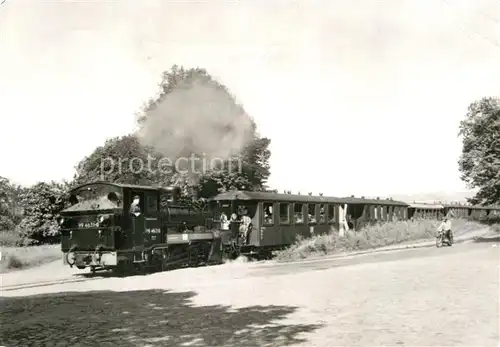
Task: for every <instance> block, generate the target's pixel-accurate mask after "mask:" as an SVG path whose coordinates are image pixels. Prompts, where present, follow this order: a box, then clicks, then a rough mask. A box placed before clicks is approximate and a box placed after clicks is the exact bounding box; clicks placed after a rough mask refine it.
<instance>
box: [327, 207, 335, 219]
mask: <svg viewBox="0 0 500 347" xmlns="http://www.w3.org/2000/svg"><path fill="white" fill-rule="evenodd" d="M328 223H335V205H328Z"/></svg>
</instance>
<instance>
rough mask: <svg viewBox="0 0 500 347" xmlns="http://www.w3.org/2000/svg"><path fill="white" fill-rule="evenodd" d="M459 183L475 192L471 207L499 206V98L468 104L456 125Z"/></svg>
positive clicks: (484, 99)
mask: <svg viewBox="0 0 500 347" xmlns="http://www.w3.org/2000/svg"><path fill="white" fill-rule="evenodd" d="M459 136H462V137H463V140H462V154H461V156H460V159H459V161H458V164H459V170H460V172H461V179H462V180H463V181H464V182H466V183H467V185H468V186H469V187H470V188H479V191H478V192H477V194H476V196H475V197H474V198H472V199H470V202H471V203H474V204H484V205H488V204H495V203H500V98H494V97H487V98H482V99H481V100H478V101H475V102H473V103H472V104H470V106H469V108H468V112H467V115H466V117H465V119H464V120H463V121H461V122H460V132H459Z"/></svg>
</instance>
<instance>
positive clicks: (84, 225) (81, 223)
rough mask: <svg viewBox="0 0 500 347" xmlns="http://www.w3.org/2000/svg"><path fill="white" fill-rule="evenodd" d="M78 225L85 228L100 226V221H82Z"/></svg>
mask: <svg viewBox="0 0 500 347" xmlns="http://www.w3.org/2000/svg"><path fill="white" fill-rule="evenodd" d="M78 227H79V228H82V229H85V228H99V222H80V223H78Z"/></svg>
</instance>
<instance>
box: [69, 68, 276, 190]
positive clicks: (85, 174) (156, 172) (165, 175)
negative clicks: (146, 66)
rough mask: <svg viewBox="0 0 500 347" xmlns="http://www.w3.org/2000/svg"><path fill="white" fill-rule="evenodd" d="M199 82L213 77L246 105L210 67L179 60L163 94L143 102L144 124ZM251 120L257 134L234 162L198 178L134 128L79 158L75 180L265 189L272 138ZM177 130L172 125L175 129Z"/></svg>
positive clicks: (185, 187) (164, 80)
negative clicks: (165, 159)
mask: <svg viewBox="0 0 500 347" xmlns="http://www.w3.org/2000/svg"><path fill="white" fill-rule="evenodd" d="M194 83H209V84H210V85H211V86H215V88H216V89H217V90H219V91H223V92H224V93H226V94H227V96H228V99H229V100H232V102H233V105H232V106H234V107H235V108H239V109H241V110H242V106H240V105H238V104H237V103H236V101H235V98H234V97H232V96H231V94H230V93H229V91H228V89H227V88H226V87H225V86H224V85H222V84H221V83H219V82H217V81H216V80H214V79H213V78H212V77H211V76H210V75H209V74H208V72H207V71H206V70H204V69H200V68H193V69H185V68H183V67H179V66H176V65H174V66H173V67H172V68H171V69H170V70H169V71H166V72H164V73H163V76H162V81H161V83H160V91H159V93H158V95H157V96H156V97H155V98H152V99H151V100H149V101H148V102H147V103H146V104H145V105H144V107H143V110H142V112H141V114H140V115H138V124H139V128H141V127H142V126H143V125H144V123H145V121H146V120H147V117H148V116H149V115H150V113H151V112H153V111H154V110H155V109H156V108H157V107H158V106H159V105H160V104H161V103H162V102H164V101H165V100H166V99H167V98H168V96H169V94H170V93H172V92H173V91H174V90H179V89H182V88H190V87H191V86H192V85H193V84H194ZM208 106H209V105H207V107H208ZM251 123H252V133H253V135H252V139H253V140H252V141H250V143H249V144H248V145H247V146H246V147H245V148H244V149H243V151H242V153H240V157H239V159H238V161H239V162H235V159H234V158H233V159H231V160H230V161H231V162H232V165H231V166H229V161H226V163H224V164H223V165H221V167H218V168H213V169H214V170H209V171H208V172H204V174H203V175H202V176H201V177H197V180H195V181H193V179H192V178H193V177H188V176H189V175H185V174H183V173H180V172H175V168H174V167H172V166H170V167H169V166H168V165H167V166H165V165H164V164H165V163H160V162H159V161H157V160H154V159H152V158H156V159H159V158H161V155H160V154H159V153H157V152H156V151H155V149H154V148H153V147H150V146H145V145H143V144H142V143H141V141H139V138H138V135H137V134H136V133H132V134H130V135H127V136H124V137H120V138H114V139H110V140H108V141H107V142H106V143H105V144H104V145H103V146H101V147H98V148H96V149H95V150H94V151H93V153H91V154H90V155H89V156H87V157H85V158H84V159H83V160H82V161H81V162H80V163H79V164H78V168H77V174H76V176H75V179H74V182H73V183H74V184H81V183H85V182H90V181H95V180H104V181H109V182H119V183H130V184H145V185H171V184H173V185H177V186H180V187H181V188H182V189H183V192H184V194H185V195H191V194H193V192H197V193H198V195H199V196H200V197H210V196H213V195H215V194H217V193H218V192H220V191H225V190H228V189H248V190H262V189H264V188H265V183H266V181H267V179H268V177H269V174H270V171H269V170H270V167H269V157H270V150H269V144H270V140H269V139H267V138H263V137H261V136H259V134H258V133H257V131H256V125H255V122H254V121H253V120H251ZM193 126H196V124H194V125H193ZM175 130H176V129H169V131H172V132H175ZM139 131H140V130H139ZM207 131H209V130H207ZM165 136H168V134H165ZM148 157H149V158H150V161H149V162H150V163H151V164H152V165H151V167H150V168H151V169H146V168H144V169H143V170H139V167H137V165H139V164H138V163H139V161H140V162H142V163H144V164H145V163H147V162H148ZM130 158H138V159H136V160H135V163H131V162H130ZM120 159H122V162H123V163H122V165H121V167H119V165H118V163H119V161H120ZM167 164H168V163H167ZM134 165H135V166H134ZM229 168H231V169H229Z"/></svg>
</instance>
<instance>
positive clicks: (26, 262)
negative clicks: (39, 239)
mask: <svg viewBox="0 0 500 347" xmlns="http://www.w3.org/2000/svg"><path fill="white" fill-rule="evenodd" d="M1 252H2V258H1V259H0V273H6V272H9V271H15V270H21V269H27V268H31V267H35V266H40V265H43V264H46V263H50V262H53V261H55V260H58V259H61V257H62V255H61V245H43V246H29V247H2V249H1Z"/></svg>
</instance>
